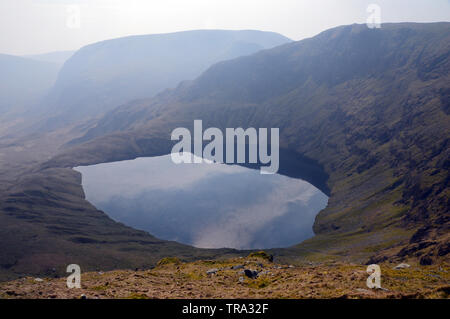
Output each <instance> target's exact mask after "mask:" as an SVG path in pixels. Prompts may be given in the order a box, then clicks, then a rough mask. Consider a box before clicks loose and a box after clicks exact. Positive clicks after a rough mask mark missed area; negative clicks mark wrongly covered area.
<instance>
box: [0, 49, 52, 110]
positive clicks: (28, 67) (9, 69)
mask: <svg viewBox="0 0 450 319" xmlns="http://www.w3.org/2000/svg"><path fill="white" fill-rule="evenodd" d="M59 68H60V66H59V65H58V64H55V63H50V62H43V61H37V60H33V59H30V58H23V57H18V56H13V55H6V54H0V70H1V74H0V77H1V79H0V116H1V115H2V114H5V113H9V112H20V111H23V110H24V108H26V107H29V106H30V105H31V104H34V103H36V101H38V100H39V99H41V98H43V97H44V96H45V94H46V93H47V92H48V90H50V88H51V87H52V86H53V84H54V83H55V80H56V77H57V74H58V72H59Z"/></svg>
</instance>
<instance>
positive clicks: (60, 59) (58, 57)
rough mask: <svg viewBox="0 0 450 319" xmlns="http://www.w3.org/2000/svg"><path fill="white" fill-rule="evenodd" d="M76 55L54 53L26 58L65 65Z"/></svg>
mask: <svg viewBox="0 0 450 319" xmlns="http://www.w3.org/2000/svg"><path fill="white" fill-rule="evenodd" d="M74 53H75V51H54V52H48V53H42V54H32V55H26V56H24V58H29V59H33V60H37V61H42V62H50V63H57V64H60V65H63V64H64V63H65V62H66V61H67V60H68V59H69V58H70V57H71V56H72V55H73V54H74Z"/></svg>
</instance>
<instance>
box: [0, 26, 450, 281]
mask: <svg viewBox="0 0 450 319" xmlns="http://www.w3.org/2000/svg"><path fill="white" fill-rule="evenodd" d="M211 32H213V31H211ZM214 32H216V31H214ZM132 39H133V38H132ZM137 39H139V37H137ZM123 41H125V40H123ZM119 42H120V41H119ZM281 42H282V43H279V44H281V45H280V46H278V47H275V48H272V49H269V50H264V51H259V52H256V51H258V50H255V51H254V52H256V53H253V54H250V52H248V54H249V55H248V56H244V57H238V58H236V59H233V60H228V61H223V62H218V61H216V62H218V63H216V64H214V65H213V66H211V67H209V68H208V69H207V70H206V71H205V72H203V73H202V74H201V75H200V76H199V77H198V78H196V79H194V80H193V81H186V82H183V83H181V84H180V85H178V86H177V87H176V88H174V89H170V90H165V91H164V92H162V93H159V94H156V93H157V92H156V91H155V92H154V93H153V94H156V95H155V96H154V97H152V98H148V99H142V100H139V101H126V99H127V97H126V96H125V95H122V94H123V93H122V92H117V95H114V94H113V93H116V92H115V91H120V90H118V89H117V88H118V87H119V86H117V87H116V86H115V85H116V84H117V85H118V84H119V83H120V84H123V83H128V82H127V80H126V79H129V76H128V75H122V72H125V73H126V71H127V70H131V71H132V72H131V73H130V74H134V75H133V78H135V79H136V74H138V73H139V72H138V70H135V69H134V68H133V67H131V66H130V65H129V64H124V65H119V66H118V67H117V68H115V67H114V65H113V66H112V67H111V73H108V72H107V71H108V70H109V68H110V63H112V62H113V61H116V59H119V58H121V57H123V54H119V56H114V55H113V56H111V57H109V55H108V54H109V53H106V52H109V46H110V45H113V44H114V43H115V42H114V41H111V42H110V41H107V42H104V43H99V44H96V45H93V46H92V47H86V48H85V49H82V50H81V51H79V52H78V53H76V54H75V55H74V56H73V57H72V58H71V60H69V61H68V62H67V63H66V66H67V69H66V71H64V72H61V75H60V78H59V80H58V82H60V81H62V82H60V84H57V86H56V87H55V90H59V91H58V92H59V93H58V94H60V95H58V94H56V95H53V98H56V99H55V100H54V101H57V100H58V99H57V98H59V97H61V99H62V97H63V96H64V99H62V100H61V101H63V102H64V103H62V102H61V103H56V104H54V106H55V107H56V106H57V107H60V108H61V111H64V110H67V111H72V112H73V117H74V118H77V117H78V116H80V117H82V116H87V115H89V116H94V114H97V115H99V114H101V113H102V112H107V110H108V109H109V108H110V107H112V106H111V105H112V104H109V102H108V103H106V101H107V99H105V100H103V101H105V104H102V103H103V102H99V99H100V98H102V94H106V96H107V97H108V98H109V97H110V96H114V99H117V100H121V99H123V100H124V102H125V104H123V105H122V106H120V107H118V108H115V109H114V110H112V111H110V112H108V113H107V114H106V115H105V116H103V117H101V118H100V119H99V120H98V121H96V122H95V123H94V125H93V126H92V127H91V128H90V129H89V128H86V134H84V135H83V136H82V137H81V138H80V136H74V137H73V139H72V142H71V143H69V144H66V145H65V146H64V147H62V148H60V149H59V154H56V155H55V154H54V153H52V154H51V155H52V158H50V159H48V156H47V157H42V158H41V160H40V162H39V163H37V165H34V166H32V167H27V168H26V169H24V170H23V173H21V174H19V173H18V174H17V175H19V176H18V177H17V176H15V178H16V179H15V180H17V182H16V183H15V184H14V185H12V186H10V187H9V188H8V189H7V191H5V192H3V193H2V194H1V196H2V201H0V210H1V211H2V212H3V214H2V215H0V218H1V223H0V228H1V229H2V231H1V232H0V239H1V240H2V242H4V243H8V245H7V246H8V247H10V248H8V249H6V250H3V251H2V252H0V253H1V255H0V256H1V258H0V260H1V261H2V262H1V263H0V264H1V265H2V269H3V271H4V273H5V274H7V275H8V276H12V275H13V274H17V273H25V272H32V273H39V272H43V271H45V270H46V269H51V268H52V267H54V261H55V260H56V261H58V260H59V261H61V262H63V261H66V260H68V259H70V256H76V257H77V258H82V261H83V263H84V264H85V265H86V267H87V268H89V269H96V268H98V267H99V266H102V267H103V269H112V268H115V267H116V268H117V267H140V266H142V265H144V266H148V265H149V264H152V263H153V262H154V261H155V260H156V259H157V258H159V257H161V256H162V255H164V254H166V255H171V256H182V257H183V258H191V259H195V258H197V257H199V256H203V257H204V256H208V257H209V256H214V255H216V256H217V255H221V254H225V253H227V254H239V252H236V251H221V252H219V251H205V250H198V249H194V248H192V247H188V246H184V245H179V244H176V243H171V242H165V241H160V240H158V239H156V238H154V237H152V236H150V235H148V234H146V233H143V232H139V231H136V230H133V229H131V228H128V227H125V226H124V225H121V224H118V223H114V222H112V221H111V220H110V219H109V218H108V217H107V216H106V215H105V214H104V213H103V212H100V211H98V210H97V209H96V208H95V207H93V206H92V205H91V204H90V203H88V202H87V201H86V200H85V199H84V194H83V190H82V188H81V182H80V176H79V174H77V173H75V172H74V171H73V170H72V169H71V168H72V167H75V166H80V165H90V164H96V163H103V162H111V161H118V160H125V159H133V158H136V157H142V156H156V155H163V154H167V153H169V152H170V149H171V145H172V142H171V141H170V133H171V131H172V130H173V129H174V128H175V127H187V128H191V127H192V124H193V120H194V119H202V120H203V124H204V127H211V126H214V127H218V128H222V129H224V128H226V127H256V128H258V127H279V128H280V143H281V145H280V146H281V148H282V149H283V150H289V151H291V152H295V153H296V154H298V155H299V156H301V158H302V160H303V161H305V162H306V161H307V160H308V164H311V163H314V164H315V165H312V164H311V165H310V167H312V168H314V169H321V170H323V174H318V175H317V176H319V175H320V176H328V181H327V188H328V189H329V194H330V199H329V203H328V207H327V208H326V209H325V210H323V211H322V212H321V213H319V215H318V216H317V218H316V222H315V225H314V231H315V233H316V236H315V237H314V238H312V239H310V240H307V241H305V242H303V243H301V244H300V245H296V246H294V247H291V248H286V249H276V250H273V251H272V253H274V254H275V255H276V256H277V257H278V258H286V259H288V260H290V261H298V260H301V259H304V258H316V259H321V260H322V259H326V258H342V259H345V260H356V261H358V262H376V261H381V260H386V259H389V260H402V259H404V258H417V259H420V260H421V261H423V262H424V263H428V262H431V263H432V262H433V261H434V260H437V259H439V258H448V252H449V242H450V240H449V234H450V232H449V229H450V228H449V227H450V220H449V215H448V207H450V202H449V198H450V194H449V192H450V188H449V187H448V183H449V180H450V178H449V160H448V159H449V158H450V148H449V139H450V119H449V116H450V115H449V105H450V84H449V83H450V78H449V77H450V76H449V72H448V70H449V69H450V59H449V56H450V23H430V24H414V23H401V24H383V26H382V28H381V29H368V28H367V27H366V26H365V25H351V26H342V27H338V28H334V29H331V30H327V31H325V32H323V33H321V34H319V35H318V36H316V37H313V38H310V39H306V40H303V41H298V42H292V43H285V42H287V41H284V42H283V41H281ZM208 43H209V42H208ZM283 43H285V44H283ZM97 46H98V48H97ZM103 46H105V53H103V49H102V47H103ZM219 47H220V46H219ZM238 47H239V48H240V49H239V51H240V52H242V50H241V49H242V47H241V46H240V45H239V46H238ZM244 47H247V46H246V45H245V46H244ZM138 48H139V47H136V48H135V49H134V50H138ZM94 49H95V50H94ZM107 49H108V50H107ZM83 50H84V51H85V52H86V56H89V58H86V60H84V61H90V63H88V65H94V64H95V65H98V66H96V67H95V68H94V67H93V66H90V68H93V69H97V68H98V70H100V71H103V73H101V74H102V76H104V77H98V78H94V79H89V81H87V82H84V84H83V79H85V77H86V76H87V77H89V74H90V72H89V70H90V69H89V68H84V69H83V68H81V69H79V70H78V69H77V67H76V64H75V62H74V61H78V58H80V61H81V58H82V57H83V59H84V56H85V53H84V51H83ZM91 50H94V51H96V50H99V51H98V52H101V53H98V54H99V55H98V56H97V55H96V54H93V53H92V52H91ZM117 50H118V52H122V50H125V49H124V48H123V46H122V44H121V45H118V48H117ZM219 51H220V50H219ZM250 51H251V50H250ZM187 52H189V51H187ZM221 52H223V51H221ZM227 52H228V51H227ZM88 53H89V54H88ZM91 54H92V55H91ZM219 55H220V54H219ZM145 56H147V57H148V55H146V54H142V57H141V59H142V60H144V61H147V59H146V58H145ZM186 56H189V54H188V53H186ZM133 57H134V55H130V56H129V58H128V59H127V60H130V61H131V62H129V63H130V64H133V65H134V62H133V61H138V60H136V59H134V58H133ZM89 59H92V60H89ZM142 60H141V61H142ZM149 60H152V59H149ZM221 60H223V58H221ZM71 63H74V64H73V66H70V65H71ZM198 63H199V64H200V62H198ZM199 64H197V66H198V65H199ZM170 66H172V64H170V63H169V66H167V67H170ZM155 68H156V66H155ZM205 68H206V67H205ZM143 69H145V68H143ZM199 69H200V67H199ZM199 69H197V70H199ZM77 70H78V71H77ZM113 70H114V72H118V73H117V74H119V75H120V76H119V75H117V76H118V77H116V73H114V72H113ZM115 70H117V71H115ZM147 70H149V69H147ZM171 70H172V69H171ZM199 72H200V71H199ZM71 74H72V75H71ZM86 74H87V75H86ZM93 74H96V73H95V72H94V73H93ZM111 74H113V75H111ZM152 74H154V73H152ZM186 74H187V73H186ZM69 75H70V76H69ZM66 76H67V78H71V76H73V78H75V79H78V80H77V81H79V82H78V84H77V85H79V86H75V85H74V86H73V87H72V86H71V85H72V84H75V83H76V81H72V79H71V80H70V81H69V80H68V82H64V81H65V80H64V81H63V80H62V79H63V78H66ZM142 76H143V77H145V75H142ZM117 78H120V79H121V80H118V81H117V82H116V81H114V82H110V81H112V79H117ZM161 79H163V77H161ZM62 83H66V85H67V86H66V87H65V85H63V84H62ZM96 83H99V84H98V86H97V90H96V91H92V92H91V91H89V89H90V88H92V87H96V86H95V85H97V84H96ZM111 83H112V84H111ZM69 84H70V85H69ZM83 85H85V86H83ZM103 85H104V89H102V88H101V87H102V86H103ZM173 86H176V84H175V85H173ZM69 87H70V88H73V90H69ZM120 87H122V86H120ZM65 88H66V89H67V90H68V92H69V93H67V94H68V95H65V94H66V93H65V92H66V91H65V90H64V89H65ZM75 88H76V89H75ZM124 88H126V86H124ZM102 90H103V91H102ZM107 90H109V91H107ZM133 90H134V89H133ZM133 90H132V91H133ZM140 90H143V91H140ZM124 91H127V90H124ZM144 91H145V92H150V89H148V88H143V87H141V88H139V89H138V88H136V90H135V91H133V92H134V93H133V94H137V95H136V96H134V97H133V98H137V97H138V94H140V93H139V92H144ZM55 92H56V91H55ZM71 92H72V93H71ZM76 92H91V93H90V94H92V95H89V94H87V95H83V94H80V96H79V97H77V96H73V95H70V94H74V93H76ZM95 92H97V93H98V94H96V93H95ZM102 92H103V93H102ZM130 92H131V91H130ZM54 94H55V93H54ZM146 96H149V97H150V95H146ZM66 97H67V99H66ZM71 97H72V98H73V99H72V98H71ZM91 98H92V100H91ZM83 101H86V103H83ZM72 103H75V104H72ZM90 103H92V104H90ZM107 104H108V105H107ZM88 105H89V107H88ZM115 105H116V106H117V105H118V104H115ZM75 113H76V114H75ZM67 114H69V113H66V115H65V116H67ZM69 119H71V117H69ZM56 132H58V131H56ZM78 133H79V132H78ZM53 155H54V156H53ZM310 181H311V183H312V184H314V185H316V186H318V185H320V184H321V183H322V180H320V181H319V180H318V179H316V180H315V179H314V175H313V176H312V178H311V180H310ZM80 225H81V226H82V227H80ZM3 230H5V231H3ZM24 238H26V239H33V240H32V241H30V240H23V239H24ZM100 244H101V245H102V247H105V249H104V250H103V251H102V252H101V261H100V260H99V258H98V253H99V252H98V249H97V246H98V245H100ZM56 247H60V249H57V248H56ZM49 256H50V257H51V258H50V257H49Z"/></svg>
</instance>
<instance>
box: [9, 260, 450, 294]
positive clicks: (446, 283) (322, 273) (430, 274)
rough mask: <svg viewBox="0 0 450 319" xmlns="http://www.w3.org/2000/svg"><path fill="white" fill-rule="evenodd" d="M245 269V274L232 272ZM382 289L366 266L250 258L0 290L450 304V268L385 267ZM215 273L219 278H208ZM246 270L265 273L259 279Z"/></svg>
mask: <svg viewBox="0 0 450 319" xmlns="http://www.w3.org/2000/svg"><path fill="white" fill-rule="evenodd" d="M238 265H242V266H243V267H244V268H239V269H232V267H233V266H238ZM380 266H381V270H382V277H381V278H382V279H381V284H382V287H383V289H377V290H372V289H368V288H367V286H366V280H367V277H368V274H367V273H366V268H367V266H365V265H358V264H346V263H341V262H327V263H316V264H311V263H309V264H305V265H297V266H289V265H281V264H276V263H272V262H270V261H268V260H267V259H264V258H259V257H249V258H235V259H227V260H219V261H212V260H206V261H197V262H192V263H181V262H179V261H178V260H176V262H171V260H170V259H166V260H165V261H164V262H161V263H160V264H159V265H158V266H157V267H156V268H154V269H152V270H145V271H125V270H118V271H110V272H105V273H101V272H98V273H97V272H91V273H84V274H82V287H81V289H68V288H67V287H66V279H65V278H56V279H54V278H53V279H46V278H44V279H43V281H36V280H35V278H29V277H28V278H21V279H18V280H15V281H11V282H6V283H1V284H0V298H80V296H81V295H85V296H86V297H87V298H101V299H104V298H132V299H150V298H295V299H297V298H448V297H449V294H450V267H449V266H448V264H445V263H444V264H441V265H433V266H426V267H425V266H419V265H414V264H412V265H411V267H410V268H407V269H400V270H395V269H393V267H394V266H395V264H389V263H386V264H381V265H380ZM211 269H216V270H217V272H216V273H215V274H207V271H208V270H211ZM243 269H252V270H257V271H260V272H261V273H260V275H259V277H258V278H257V279H250V278H248V277H246V276H245V275H244V274H242V271H243Z"/></svg>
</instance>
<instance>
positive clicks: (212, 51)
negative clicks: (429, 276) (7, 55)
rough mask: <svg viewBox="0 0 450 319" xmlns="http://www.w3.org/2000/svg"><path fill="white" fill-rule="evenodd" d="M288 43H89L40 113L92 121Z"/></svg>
mask: <svg viewBox="0 0 450 319" xmlns="http://www.w3.org/2000/svg"><path fill="white" fill-rule="evenodd" d="M289 41H290V40H289V39H288V38H286V37H284V36H282V35H280V34H277V33H272V32H262V31H251V30H249V31H226V30H197V31H184V32H176V33H168V34H152V35H141V36H130V37H124V38H119V39H113V40H107V41H102V42H98V43H94V44H91V45H88V46H85V47H83V48H81V49H80V50H78V51H77V52H76V53H75V54H74V55H73V56H72V57H71V58H70V59H69V60H68V61H67V62H66V63H65V65H64V67H63V68H62V69H61V72H60V74H59V76H58V80H57V82H56V84H55V87H54V89H53V90H52V92H51V94H50V95H49V97H48V98H47V99H46V100H45V101H44V103H43V108H44V110H45V111H46V112H49V113H54V115H53V116H56V117H57V120H59V121H61V122H62V123H65V122H67V121H72V122H73V121H74V119H75V120H76V119H83V118H86V117H92V116H94V117H95V116H98V115H100V114H102V113H103V112H106V111H109V110H111V109H113V108H114V107H116V106H117V105H120V104H122V103H126V102H129V101H130V100H135V99H140V98H147V97H152V96H153V95H155V94H156V93H158V92H159V91H161V90H163V89H166V88H171V87H174V86H176V85H177V84H178V83H179V82H180V81H183V80H190V79H193V78H195V77H197V76H198V75H199V74H201V73H202V72H203V71H204V70H206V69H207V68H208V67H209V66H210V65H212V64H214V63H216V62H218V61H221V60H227V59H231V58H235V57H238V56H241V55H246V54H251V53H254V52H257V51H259V50H262V49H267V48H272V47H274V46H277V45H280V44H283V43H286V42H289ZM56 124H58V123H56Z"/></svg>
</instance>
